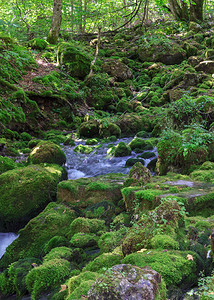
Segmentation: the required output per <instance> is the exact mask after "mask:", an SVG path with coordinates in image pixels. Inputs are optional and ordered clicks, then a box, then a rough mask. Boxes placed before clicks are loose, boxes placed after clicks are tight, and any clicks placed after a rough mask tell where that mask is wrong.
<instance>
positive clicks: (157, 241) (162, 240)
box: [150, 234, 179, 250]
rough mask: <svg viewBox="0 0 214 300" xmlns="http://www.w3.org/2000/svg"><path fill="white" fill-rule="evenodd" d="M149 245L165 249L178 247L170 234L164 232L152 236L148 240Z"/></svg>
mask: <svg viewBox="0 0 214 300" xmlns="http://www.w3.org/2000/svg"><path fill="white" fill-rule="evenodd" d="M150 245H151V247H152V248H153V249H167V250H170V249H174V250H177V249H178V247H179V243H178V242H177V241H175V240H174V239H173V238H172V237H171V236H169V235H165V234H163V235H160V234H159V235H156V236H154V237H153V238H152V239H151V241H150Z"/></svg>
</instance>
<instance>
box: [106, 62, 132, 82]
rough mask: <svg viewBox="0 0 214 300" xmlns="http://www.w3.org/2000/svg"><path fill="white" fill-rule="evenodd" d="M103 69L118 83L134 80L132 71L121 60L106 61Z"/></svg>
mask: <svg viewBox="0 0 214 300" xmlns="http://www.w3.org/2000/svg"><path fill="white" fill-rule="evenodd" d="M102 68H103V70H104V71H105V72H106V73H108V74H109V75H111V76H112V77H115V79H116V81H125V80H127V79H132V78H133V75H132V71H131V70H130V69H129V67H128V66H127V65H125V64H124V63H122V62H121V61H120V60H116V59H111V58H109V59H106V60H105V61H104V63H103V66H102Z"/></svg>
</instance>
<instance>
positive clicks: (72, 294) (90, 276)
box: [67, 271, 100, 300]
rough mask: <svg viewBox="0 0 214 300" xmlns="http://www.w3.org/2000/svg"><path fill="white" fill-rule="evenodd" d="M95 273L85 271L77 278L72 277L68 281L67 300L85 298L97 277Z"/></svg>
mask: <svg viewBox="0 0 214 300" xmlns="http://www.w3.org/2000/svg"><path fill="white" fill-rule="evenodd" d="M99 275H100V274H98V273H96V272H90V271H85V272H82V273H80V274H79V275H77V276H73V277H71V278H70V279H69V280H68V283H67V286H68V297H67V299H68V300H72V299H81V297H82V296H87V292H88V291H89V289H90V288H91V286H92V284H93V283H94V282H95V280H96V279H97V278H98V277H99Z"/></svg>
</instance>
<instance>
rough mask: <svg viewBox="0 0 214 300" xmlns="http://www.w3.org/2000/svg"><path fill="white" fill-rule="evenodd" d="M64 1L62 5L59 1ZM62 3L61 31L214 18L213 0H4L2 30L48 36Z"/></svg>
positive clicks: (27, 36)
mask: <svg viewBox="0 0 214 300" xmlns="http://www.w3.org/2000/svg"><path fill="white" fill-rule="evenodd" d="M60 3H61V4H60ZM57 4H58V5H59V4H60V5H61V6H60V10H61V19H62V22H61V21H60V26H61V33H62V34H63V35H64V36H65V35H66V34H68V35H71V34H76V33H78V34H80V33H89V32H90V33H93V32H97V30H98V27H102V31H109V30H116V29H117V28H120V27H122V26H124V25H125V26H132V25H136V24H142V23H147V22H151V21H154V20H155V19H163V18H164V19H165V18H175V19H177V20H181V21H192V20H193V21H202V19H203V16H204V15H206V17H208V18H209V17H211V16H212V15H213V13H214V4H213V1H211V0H207V1H204V0H194V1H192V0H185V1H181V0H134V1H133V0H117V1H113V0H97V1H90V0H60V1H59V0H58V1H57V0H55V1H53V0H8V1H5V0H1V1H0V7H1V9H0V30H2V31H5V32H6V33H7V34H9V35H10V36H11V37H17V34H18V35H19V36H20V39H21V40H29V39H31V38H33V37H47V35H48V32H49V30H50V27H51V23H52V17H53V8H54V6H55V5H57Z"/></svg>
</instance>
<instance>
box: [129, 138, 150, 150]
mask: <svg viewBox="0 0 214 300" xmlns="http://www.w3.org/2000/svg"><path fill="white" fill-rule="evenodd" d="M146 145H147V144H146V142H145V141H144V140H143V139H140V138H134V139H133V140H132V141H131V142H130V143H129V147H130V148H131V149H132V150H133V151H135V150H136V149H139V150H144V149H145V147H146Z"/></svg>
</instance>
